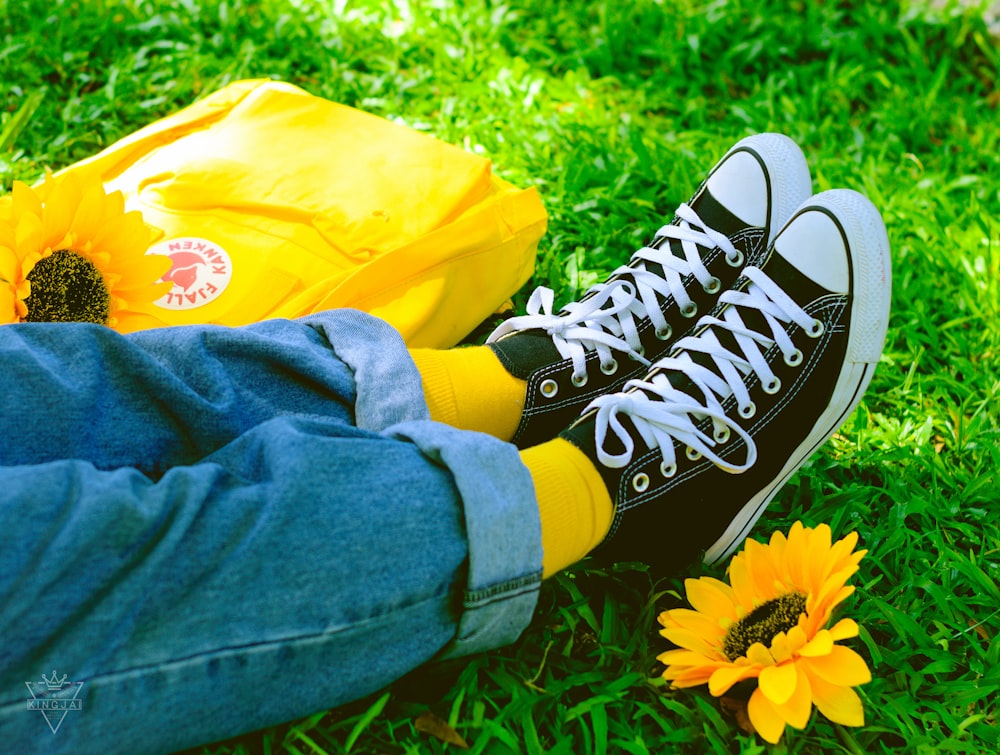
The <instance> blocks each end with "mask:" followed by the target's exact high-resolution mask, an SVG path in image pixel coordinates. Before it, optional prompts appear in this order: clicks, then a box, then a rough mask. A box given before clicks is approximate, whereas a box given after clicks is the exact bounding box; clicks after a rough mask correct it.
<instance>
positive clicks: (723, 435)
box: [712, 425, 729, 443]
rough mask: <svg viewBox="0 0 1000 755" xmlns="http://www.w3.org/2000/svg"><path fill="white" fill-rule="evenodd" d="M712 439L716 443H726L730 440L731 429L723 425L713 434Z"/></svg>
mask: <svg viewBox="0 0 1000 755" xmlns="http://www.w3.org/2000/svg"><path fill="white" fill-rule="evenodd" d="M712 437H713V438H715V442H716V443H725V442H726V441H728V440H729V428H728V427H726V426H725V425H723V426H722V427H720V428H719V429H718V430H716V431H715V432H714V433H713V434H712Z"/></svg>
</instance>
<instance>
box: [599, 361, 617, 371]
mask: <svg viewBox="0 0 1000 755" xmlns="http://www.w3.org/2000/svg"><path fill="white" fill-rule="evenodd" d="M601 372H603V373H604V374H605V375H614V374H615V373H616V372H618V362H616V361H615V360H614V359H612V360H611V361H610V362H608V363H607V364H605V363H604V362H601Z"/></svg>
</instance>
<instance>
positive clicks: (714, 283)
mask: <svg viewBox="0 0 1000 755" xmlns="http://www.w3.org/2000/svg"><path fill="white" fill-rule="evenodd" d="M720 288H722V281H720V280H719V279H718V278H716V277H715V276H714V275H713V276H712V277H711V278H709V279H708V283H706V284H705V285H704V286H702V289H703V290H704V291H705V293H706V294H717V293H719V289H720Z"/></svg>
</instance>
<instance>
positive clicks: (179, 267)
mask: <svg viewBox="0 0 1000 755" xmlns="http://www.w3.org/2000/svg"><path fill="white" fill-rule="evenodd" d="M168 256H169V257H170V260H171V262H172V263H173V264H172V265H171V266H170V269H169V270H168V271H167V272H166V273H164V275H163V278H161V280H164V281H170V282H171V283H173V284H174V285H175V286H180V287H181V288H183V289H184V290H185V291H187V290H188V289H189V288H191V286H192V285H193V284H194V282H195V281H196V280H198V265H205V264H208V263H206V262H205V260H204V258H203V257H202V256H201V255H200V254H195V253H194V252H174V253H173V254H170V255H168Z"/></svg>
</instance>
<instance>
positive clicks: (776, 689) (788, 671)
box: [759, 663, 799, 705]
mask: <svg viewBox="0 0 1000 755" xmlns="http://www.w3.org/2000/svg"><path fill="white" fill-rule="evenodd" d="M798 678H799V675H798V672H797V671H796V670H795V664H794V663H783V664H781V665H780V666H768V667H767V668H765V669H762V670H761V672H760V678H759V684H760V691H761V692H763V693H764V696H765V697H766V698H767V699H768V700H770V701H771V702H772V703H774V704H775V705H784V704H785V703H787V702H788V701H789V699H791V697H792V695H793V694H794V693H795V684H796V682H797V681H798Z"/></svg>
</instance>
